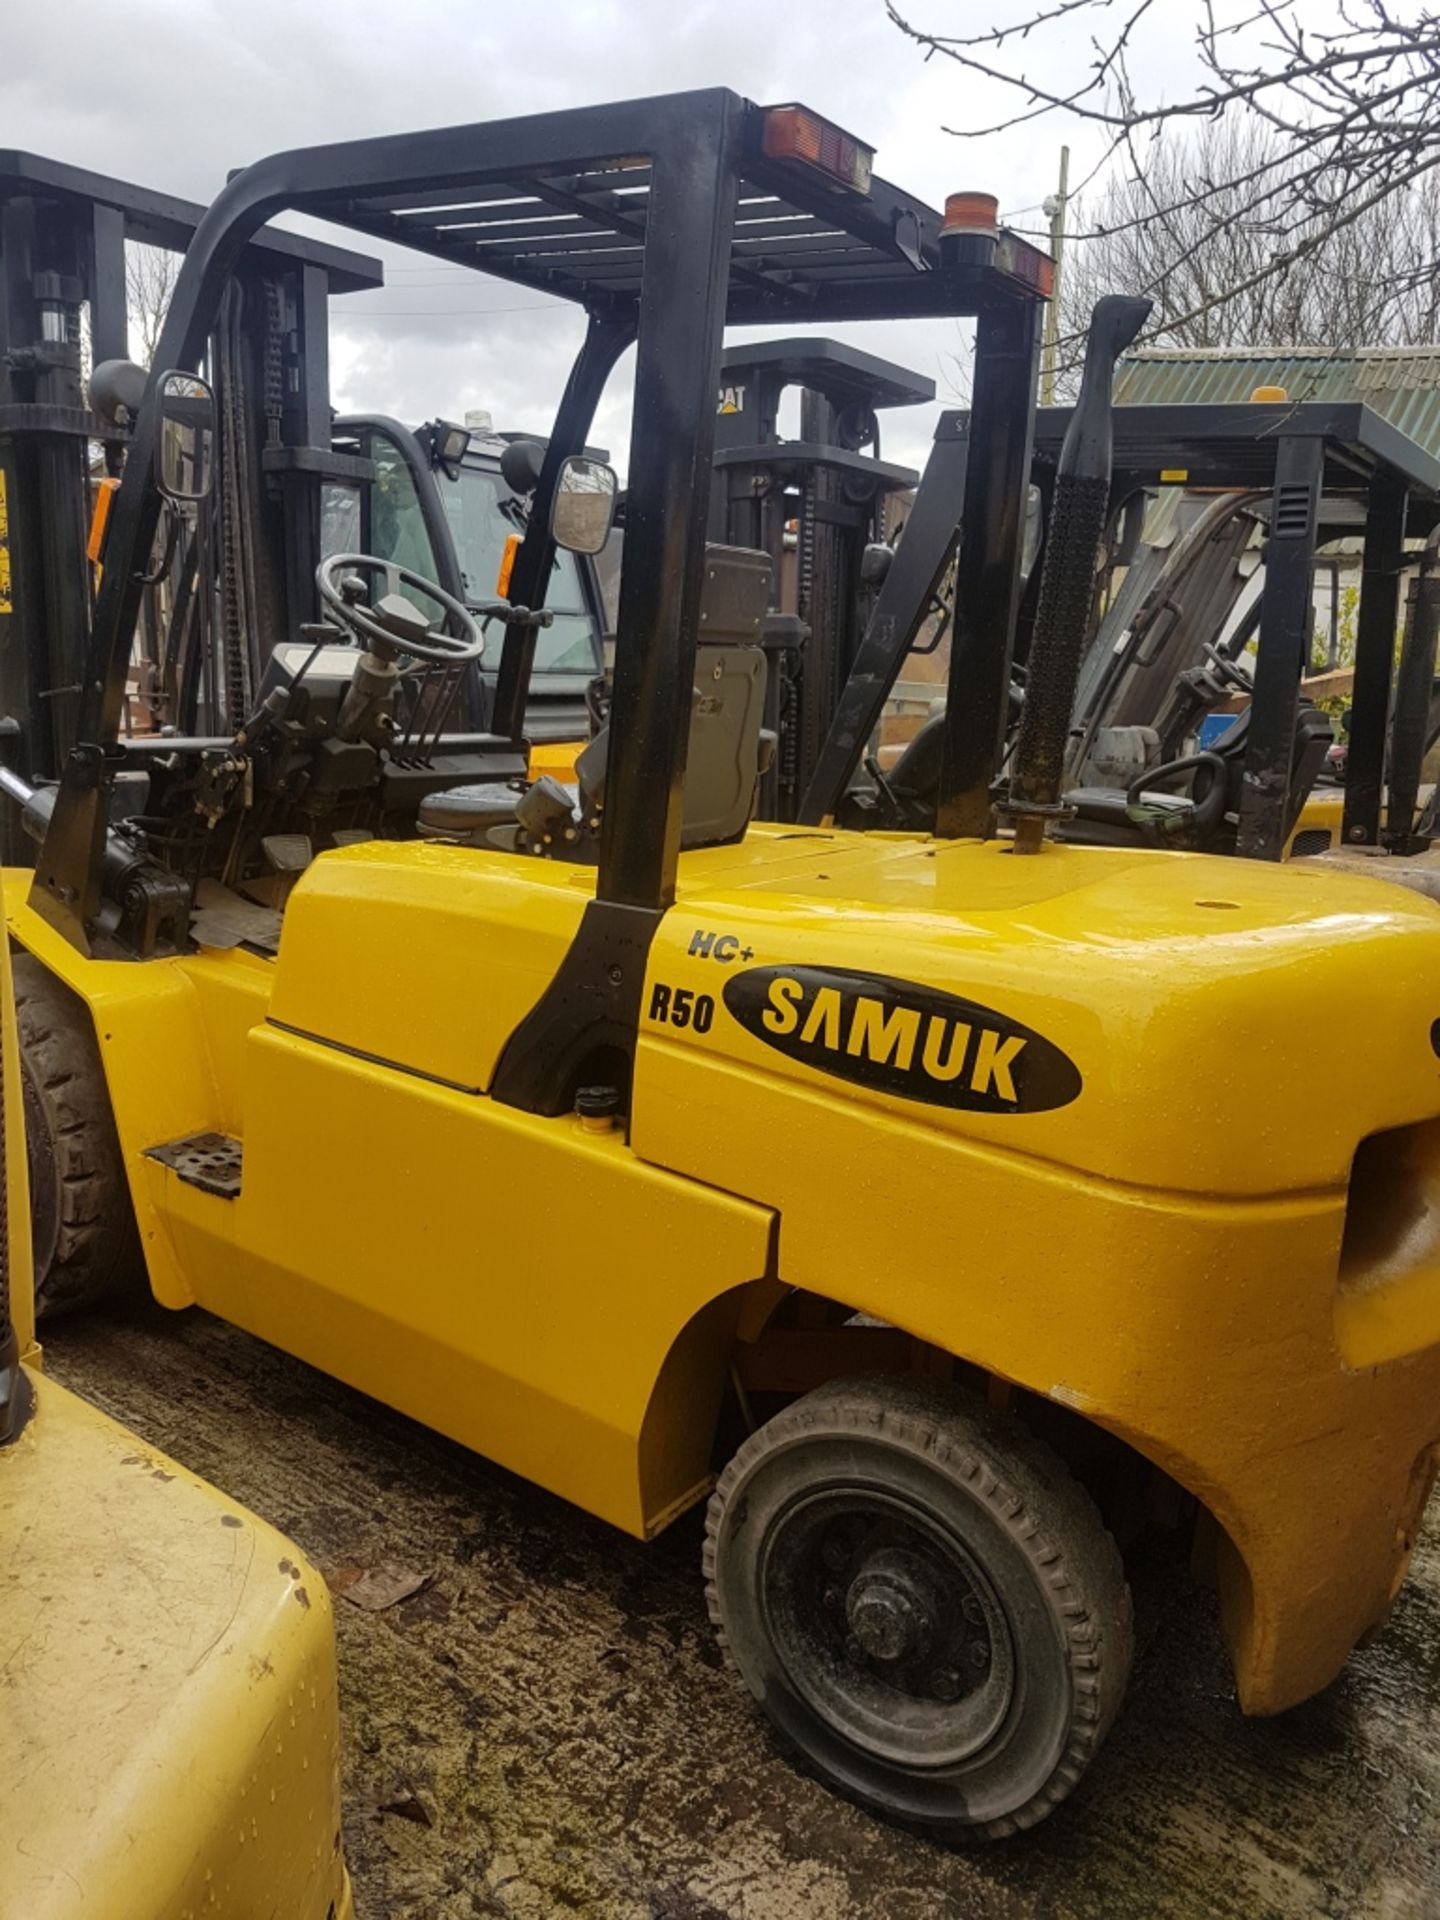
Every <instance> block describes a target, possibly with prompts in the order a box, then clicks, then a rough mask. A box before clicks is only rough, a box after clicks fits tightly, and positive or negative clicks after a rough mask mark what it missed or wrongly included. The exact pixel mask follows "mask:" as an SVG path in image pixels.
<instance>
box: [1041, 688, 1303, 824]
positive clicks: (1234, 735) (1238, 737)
mask: <svg viewBox="0 0 1440 1920" xmlns="http://www.w3.org/2000/svg"><path fill="white" fill-rule="evenodd" d="M1249 737H1250V709H1249V708H1248V707H1247V708H1246V709H1245V711H1244V712H1243V713H1242V714H1241V715H1240V717H1239V718H1238V719H1237V721H1236V722H1235V725H1234V726H1233V727H1231V728H1230V729H1229V731H1228V732H1227V733H1226V734H1225V736H1224V738H1223V739H1221V740H1220V741H1218V742H1217V743H1216V744H1215V746H1214V747H1212V748H1210V749H1209V750H1208V752H1206V753H1205V754H1203V755H1199V754H1197V755H1191V756H1187V757H1186V759H1184V760H1172V761H1170V762H1169V763H1168V767H1167V766H1166V765H1161V766H1157V767H1149V768H1147V769H1146V771H1145V773H1144V774H1143V775H1142V776H1141V777H1140V778H1139V779H1137V780H1136V781H1134V782H1133V783H1132V785H1131V787H1130V789H1129V792H1120V791H1118V790H1117V789H1115V788H1113V787H1076V788H1073V789H1072V790H1071V791H1070V792H1068V793H1067V794H1066V795H1065V799H1066V802H1067V804H1068V805H1070V806H1072V807H1073V808H1074V809H1075V817H1074V818H1073V819H1071V820H1067V821H1066V822H1065V824H1064V826H1063V827H1062V828H1061V829H1060V833H1061V835H1062V836H1063V837H1064V839H1066V840H1067V841H1071V842H1078V843H1079V844H1081V845H1083V846H1102V847H1127V846H1134V845H1135V844H1136V843H1137V842H1139V843H1140V844H1142V845H1146V846H1162V847H1181V848H1190V849H1192V850H1198V851H1201V852H1214V851H1217V850H1225V849H1226V848H1227V847H1228V846H1229V844H1230V842H1231V839H1232V837H1233V833H1234V825H1235V822H1236V821H1237V820H1238V818H1239V814H1240V795H1241V788H1242V783H1243V780H1244V775H1245V756H1246V752H1247V749H1248V747H1249ZM1334 737H1335V735H1334V730H1333V728H1332V727H1331V725H1330V718H1329V715H1328V714H1326V713H1323V712H1322V711H1321V710H1320V708H1318V707H1315V706H1311V705H1310V704H1309V703H1308V702H1303V703H1302V704H1301V707H1300V709H1299V711H1298V713H1297V714H1296V716H1295V745H1294V750H1293V752H1292V754H1291V757H1290V790H1289V794H1288V795H1287V800H1286V809H1285V832H1286V833H1287V834H1288V833H1289V832H1290V829H1291V828H1292V827H1293V826H1294V824H1295V822H1296V820H1297V819H1298V818H1299V817H1300V809H1301V808H1302V807H1303V806H1304V804H1305V802H1306V799H1307V798H1308V797H1309V794H1310V791H1311V789H1312V787H1313V786H1314V785H1315V782H1316V780H1317V779H1318V778H1319V776H1320V771H1321V768H1322V767H1323V766H1324V764H1325V756H1326V754H1327V753H1328V752H1329V750H1330V745H1331V742H1332V741H1333V740H1334ZM1171 768H1173V769H1174V771H1175V774H1176V776H1178V775H1179V774H1180V773H1181V771H1182V769H1183V770H1190V771H1191V776H1192V781H1193V785H1192V789H1191V793H1190V795H1189V797H1188V798H1187V797H1184V796H1181V795H1179V794H1175V793H1168V792H1166V790H1165V785H1164V782H1165V780H1166V776H1167V772H1168V771H1169V769H1171ZM1202 776H1205V777H1204V778H1203V779H1202Z"/></svg>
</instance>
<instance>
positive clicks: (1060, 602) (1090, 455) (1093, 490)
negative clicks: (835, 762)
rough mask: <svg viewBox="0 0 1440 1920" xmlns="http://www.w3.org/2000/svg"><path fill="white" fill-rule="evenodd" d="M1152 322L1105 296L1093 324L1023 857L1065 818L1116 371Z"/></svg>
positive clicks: (1028, 727)
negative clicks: (1068, 750) (1052, 823)
mask: <svg viewBox="0 0 1440 1920" xmlns="http://www.w3.org/2000/svg"><path fill="white" fill-rule="evenodd" d="M1149 314H1150V302H1149V301H1148V300H1134V299H1129V298H1127V297H1126V296H1125V295H1123V294H1107V295H1106V297H1105V298H1104V299H1103V300H1100V301H1098V302H1097V303H1096V306H1095V310H1094V312H1093V313H1092V314H1091V316H1090V334H1089V339H1088V341H1087V343H1086V347H1085V370H1084V373H1083V374H1082V375H1081V379H1080V396H1079V399H1078V400H1077V401H1076V403H1075V411H1074V413H1073V414H1072V415H1071V418H1070V425H1069V428H1068V430H1067V432H1066V434H1065V444H1064V446H1063V447H1062V448H1061V450H1060V464H1059V466H1058V468H1057V469H1056V474H1055V492H1054V499H1053V503H1052V506H1051V509H1050V525H1049V529H1048V532H1047V537H1046V541H1045V564H1044V568H1043V571H1042V572H1041V575H1040V603H1039V606H1038V608H1037V609H1036V613H1035V630H1034V636H1033V638H1032V640H1031V642H1030V659H1029V664H1028V669H1027V673H1026V682H1025V707H1024V711H1023V712H1022V714H1021V716H1020V735H1019V739H1018V741H1017V743H1016V748H1015V760H1014V764H1013V767H1012V770H1011V775H1010V792H1009V795H1008V798H1007V799H1006V801H1005V803H1004V806H1003V811H1004V812H1005V813H1007V814H1008V815H1009V817H1010V819H1011V821H1012V822H1013V824H1014V828H1015V852H1016V853H1038V852H1039V851H1040V848H1041V846H1042V845H1043V844H1044V839H1045V823H1046V821H1047V820H1054V819H1058V818H1060V817H1061V816H1062V815H1063V812H1064V809H1063V807H1062V805H1061V800H1060V793H1061V784H1062V781H1063V778H1064V770H1065V746H1066V741H1067V740H1068V738H1069V734H1070V716H1071V713H1072V711H1073V709H1074V705H1075V689H1076V686H1077V683H1078V681H1079V678H1080V663H1081V659H1082V657H1083V655H1084V652H1085V641H1086V638H1087V635H1088V633H1089V629H1090V610H1091V604H1092V601H1093V598H1094V591H1095V557H1096V555H1097V553H1098V552H1099V549H1100V541H1101V538H1102V537H1103V535H1104V532H1105V515H1106V511H1107V508H1108V505H1109V499H1110V464H1111V455H1112V435H1111V427H1110V401H1111V392H1112V389H1113V386H1114V379H1115V362H1116V360H1117V359H1118V358H1119V356H1120V355H1121V354H1122V353H1123V352H1124V350H1125V348H1126V347H1128V346H1129V344H1130V342H1131V341H1132V340H1133V339H1134V338H1135V336H1136V334H1137V333H1138V332H1139V331H1140V329H1141V327H1142V326H1143V325H1144V324H1145V321H1146V320H1147V318H1148V317H1149Z"/></svg>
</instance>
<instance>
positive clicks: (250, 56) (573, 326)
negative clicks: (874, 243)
mask: <svg viewBox="0 0 1440 1920" xmlns="http://www.w3.org/2000/svg"><path fill="white" fill-rule="evenodd" d="M1161 6H1162V10H1165V9H1174V10H1175V11H1174V12H1173V13H1172V19H1173V20H1175V23H1176V26H1177V29H1178V26H1179V22H1180V20H1186V19H1188V17H1189V14H1190V7H1189V6H1188V5H1187V4H1184V0H1161ZM1016 10H1017V7H1016V5H1015V4H1014V3H1013V0H996V4H995V5H994V6H992V7H991V8H990V12H991V13H992V15H994V16H996V17H999V16H1001V15H1007V14H1008V15H1010V16H1013V15H1014V13H1015V12H1016ZM916 13H917V16H918V17H919V18H920V19H922V20H923V21H924V22H925V23H926V24H928V25H930V26H932V27H934V28H936V29H938V30H943V28H944V26H945V24H946V21H947V19H948V20H949V21H951V22H962V21H963V22H965V23H966V24H973V23H974V21H975V20H976V19H977V17H978V16H979V9H978V8H976V7H975V6H974V4H973V0H928V3H927V0H916ZM1085 51H1086V50H1085V41H1084V36H1083V35H1080V36H1076V37H1073V38H1072V40H1071V41H1069V42H1068V43H1067V42H1066V41H1065V40H1064V39H1062V38H1059V37H1057V38H1055V39H1053V40H1052V43H1051V45H1050V47H1049V49H1048V58H1049V61H1050V62H1051V63H1052V65H1053V66H1054V67H1056V68H1063V67H1064V65H1065V64H1066V62H1067V60H1069V61H1077V60H1083V59H1084V58H1085ZM1177 51H1179V49H1177ZM1156 57H1159V56H1158V55H1157V56H1156ZM1180 57H1181V58H1182V60H1183V52H1182V53H1180ZM717 84H723V85H727V86H730V87H733V88H735V89H736V90H737V91H738V92H740V93H742V94H745V95H747V96H748V97H750V98H751V99H754V100H758V101H762V102H771V101H781V100H790V99H797V98H798V99H802V100H804V101H805V102H806V103H807V104H808V105H810V106H812V107H814V108H815V109H816V111H817V112H820V113H822V114H824V115H825V116H826V117H827V118H830V119H833V120H837V121H839V122H840V123H841V124H842V125H844V126H846V127H848V128H849V129H850V130H851V131H852V132H854V133H855V134H857V135H859V136H860V137H861V138H863V139H865V140H866V141H868V142H870V143H872V144H873V145H874V146H875V147H876V149H877V160H876V169H877V171H878V172H879V173H881V174H882V175H884V176H885V177H887V178H889V179H891V180H894V181H895V182H897V183H898V184H899V185H901V186H903V187H905V188H906V189H908V190H909V191H911V192H914V193H916V194H918V195H920V196H921V197H923V198H925V199H928V200H929V201H930V202H931V203H932V204H935V205H939V204H941V203H942V202H943V199H944V196H945V194H946V193H947V192H953V191H955V190H956V189H958V188H979V189H984V190H986V191H990V192H993V193H995V194H997V195H998V197H999V199H1000V202H1001V206H1002V209H1003V210H1004V211H1005V212H1006V213H1007V214H1011V213H1013V214H1016V215H1018V216H1020V217H1019V218H1017V220H1016V222H1015V224H1017V225H1020V226H1022V227H1023V226H1039V225H1040V224H1041V215H1040V214H1039V211H1038V208H1039V203H1040V202H1041V201H1042V200H1043V199H1044V197H1045V195H1046V194H1047V193H1049V192H1051V191H1053V189H1054V185H1055V179H1056V174H1057V170H1058V163H1059V147H1060V141H1061V138H1062V132H1061V130H1060V129H1059V128H1058V127H1050V126H1047V125H1046V123H1043V122H1042V123H1041V125H1040V126H1039V127H1032V128H1029V129H1023V130H1020V131H1018V132H1015V133H1011V134H1004V135H1000V136H996V137H994V138H991V139H988V140H986V141H983V142H974V141H961V140H957V139H955V138H954V137H953V136H951V135H949V134H947V133H945V132H944V131H942V128H943V126H944V125H945V124H947V123H948V124H949V125H952V126H953V125H962V126H963V125H972V126H973V125H978V124H981V123H982V122H983V121H985V120H988V119H993V118H995V117H996V116H997V113H998V111H999V109H1000V107H1001V104H1002V103H1001V102H1000V101H999V100H997V98H996V97H995V94H994V92H993V91H992V90H990V89H988V88H986V87H984V86H983V85H982V84H980V83H978V82H976V81H973V80H967V78H966V77H965V76H964V75H963V73H961V71H960V70H959V69H958V68H957V67H955V65H954V64H953V63H952V62H950V61H942V60H936V61H932V62H931V63H930V64H928V65H927V64H926V63H925V62H924V61H923V60H922V58H921V55H920V52H919V49H918V48H916V47H915V46H914V45H913V43H912V42H910V41H909V40H907V39H906V38H905V37H904V36H903V35H902V34H901V33H900V32H899V31H898V30H897V29H896V28H895V27H893V26H892V25H891V24H890V22H889V21H888V19H887V18H886V15H885V10H884V5H883V0H788V4H777V0H628V3H626V4H620V3H619V0H547V4H545V5H543V6H541V5H536V4H534V3H533V0H531V4H524V0H521V3H520V4H512V5H501V4H498V3H497V0H471V4H462V3H461V0H448V3H447V0H389V4H384V5H382V4H376V0H344V4H340V0H218V3H217V0H183V4H180V3H179V0H125V4H124V5H120V4H118V0H48V4H42V5H39V6H35V5H29V6H20V5H15V6H12V7H10V8H9V9H7V24H6V45H5V54H4V60H3V63H0V144H3V145H4V146H14V147H20V148H25V149H27V150H29V151H32V152H36V153H41V154H45V155H48V156H51V157H53V158H55V159H59V160H65V161H69V162H71V163H73V164H76V165H84V166H89V167H93V168H95V169H97V170H99V171H102V172H106V173H109V174H112V175H115V176H118V177H119V178H122V179H128V180H132V181H135V182H137V183H139V184H141V185H144V186H149V187H154V188H158V189H163V190H167V191H169V192H172V193H178V194H183V195H185V196H187V197H189V198H191V199H195V200H208V199H210V198H212V197H213V196H214V194H215V193H216V191H217V190H218V189H219V188H220V186H221V185H222V184H223V181H224V178H225V175H226V173H227V171H228V170H229V169H231V168H233V167H237V166H243V165H245V164H246V163H248V162H249V161H252V160H255V159H258V158H260V157H261V156H262V155H264V154H266V153H269V152H272V151H275V150H277V149H280V148H285V147H294V146H308V145H312V144H315V143H318V142H324V141H330V140H338V139H351V138H356V137H360V136H364V135H367V134H380V133H393V132H398V131H402V130H404V129H407V128H415V127H422V126H436V125H446V124H454V123H457V122H462V121H465V120H469V119H475V120H484V119H490V118H495V117H503V116H508V115H511V114H518V113H523V112H527V111H538V110H542V109H547V108H555V107H567V106H578V105H583V104H588V103H591V102H596V101H604V100H620V99H626V98H634V97H636V96H642V95H645V94H650V93H661V92H669V91H673V90H678V89H681V88H688V87H699V86H713V85H717ZM1077 144H1079V145H1083V142H1080V143H1077ZM317 230H318V229H317ZM334 237H335V238H337V239H340V240H342V241H345V243H346V244H349V245H352V246H355V247H358V248H359V249H360V250H361V251H365V252H374V251H375V249H374V247H373V246H371V245H369V244H368V243H366V242H365V241H364V240H363V239H360V240H357V239H356V238H355V237H354V236H348V237H347V236H344V235H341V234H338V233H336V234H335V235H334ZM769 331H770V332H772V333H773V332H774V331H776V330H775V329H770V330H769ZM331 336H332V388H333V399H334V401H335V404H336V405H337V406H338V407H340V408H342V409H350V408H364V409H366V410H369V411H379V412H385V413H391V414H395V415H397V416H399V417H400V418H402V419H407V420H410V421H414V422H418V421H420V420H423V419H428V418H432V417H434V416H435V415H437V414H444V415H447V416H449V417H450V418H460V417H462V416H463V414H464V413H465V411H466V410H467V409H468V408H473V407H483V408H487V409H489V410H490V411H491V413H492V414H493V415H494V418H495V421H496V424H497V425H499V426H506V427H532V428H534V429H535V430H537V431H543V430H545V428H546V427H547V426H548V424H549V421H550V418H551V416H552V414H553V410H554V405H555V402H556V399H557V398H558V395H559V390H560V386H561V383H562V381H563V378H564V374H565V371H566V369H567V367H568V365H569V362H570V359H571V357H572V355H573V353H574V350H575V346H576V342H577V340H578V337H579V321H578V318H577V314H576V311H575V309H573V308H572V307H570V306H568V305H567V304H565V303H563V302H558V301H551V300H546V299H544V298H543V297H542V296H539V295H531V294H528V293H526V292H525V291H524V290H523V289H517V288H515V287H513V286H508V285H506V284H505V283H503V282H498V281H487V280H486V279H485V278H484V277H483V276H481V275H478V274H473V273H469V272H467V271H465V270H463V269H451V268H447V267H445V266H443V265H442V264H441V263H439V262H436V261H426V260H425V259H424V258H423V256H420V255H415V254H402V253H401V252H399V251H398V250H392V251H391V252H390V253H389V254H388V255H387V257H386V285H385V287H384V288H383V289H380V290H378V291H377V292H374V293H366V294H359V295H353V296H349V297H347V298H344V299H340V300H337V301H336V302H335V303H334V305H333V307H332V320H331ZM848 337H850V338H851V339H852V340H853V341H854V342H855V343H856V344H858V345H863V346H865V347H867V348H868V349H869V350H870V351H871V352H875V353H880V354H883V355H884V356H885V357H887V358H889V359H891V360H894V361H898V362H900V363H901V364H902V365H905V366H908V367H910V368H912V369H914V370H915V371H917V372H921V373H925V374H928V375H929V376H930V377H932V378H933V379H934V380H935V381H936V384H937V386H938V388H939V390H940V395H941V399H942V401H948V402H949V404H952V405H953V404H955V402H956V399H957V397H958V392H957V379H958V376H957V372H956V367H955V364H954V363H955V361H956V359H957V358H958V357H959V356H960V355H961V354H962V353H963V351H964V346H965V340H964V335H963V333H962V330H961V328H960V327H959V326H958V325H956V324H954V323H949V322H946V323H933V324H932V323H926V324H919V323H917V324H913V325H907V326H899V325H891V326H888V327H869V328H864V329H855V330H852V331H851V332H850V334H849V336H848ZM627 372H628V363H627V365H626V366H622V368H621V369H618V370H617V373H616V375H615V376H614V377H613V378H612V381H611V386H610V389H609V391H608V393H607V396H606V400H605V402H604V403H603V406H602V410H601V414H600V416H599V418H598V421H597V425H596V430H595V436H594V437H595V438H596V439H598V440H600V441H602V442H604V443H607V444H609V445H610V446H611V447H612V448H613V449H614V450H615V451H616V452H617V454H618V455H619V456H620V460H621V464H622V465H623V461H624V455H625V451H626V445H627V441H628V416H629V396H628V388H627V385H626V379H625V375H626V373H627ZM934 411H935V410H934V409H923V410H922V409H913V410H910V411H909V412H908V413H906V414H904V415H901V414H898V413H897V414H894V415H891V416H890V419H889V422H888V424H887V428H886V433H885V452H886V455H887V457H889V458H894V459H900V460H906V461H909V462H911V463H912V464H917V465H918V464H920V463H921V462H922V461H923V458H924V452H925V448H926V445H927V443H928V440H929V437H930V433H931V430H932V428H933V419H934Z"/></svg>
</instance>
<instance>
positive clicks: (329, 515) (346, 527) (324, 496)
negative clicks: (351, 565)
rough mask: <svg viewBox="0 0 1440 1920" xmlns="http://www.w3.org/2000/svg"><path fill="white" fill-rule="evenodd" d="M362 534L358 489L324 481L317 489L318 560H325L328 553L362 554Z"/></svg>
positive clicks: (362, 523) (363, 549) (340, 483)
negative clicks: (318, 516) (321, 557)
mask: <svg viewBox="0 0 1440 1920" xmlns="http://www.w3.org/2000/svg"><path fill="white" fill-rule="evenodd" d="M364 534H365V525H364V519H363V516H362V512H361V505H360V489H359V487H357V486H347V485H345V484H344V483H343V482H337V481H327V483H326V484H325V485H324V486H323V487H322V488H321V489H320V552H321V554H322V556H323V557H324V558H326V559H328V558H329V557H330V555H331V554H332V553H363V552H364V551H365V541H364Z"/></svg>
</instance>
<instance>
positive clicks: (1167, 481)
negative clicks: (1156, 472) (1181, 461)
mask: <svg viewBox="0 0 1440 1920" xmlns="http://www.w3.org/2000/svg"><path fill="white" fill-rule="evenodd" d="M1189 478H1190V469H1189V468H1188V467H1162V468H1161V469H1160V484H1161V486H1162V487H1183V486H1184V484H1185V482H1186V481H1187V480H1188V479H1189Z"/></svg>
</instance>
